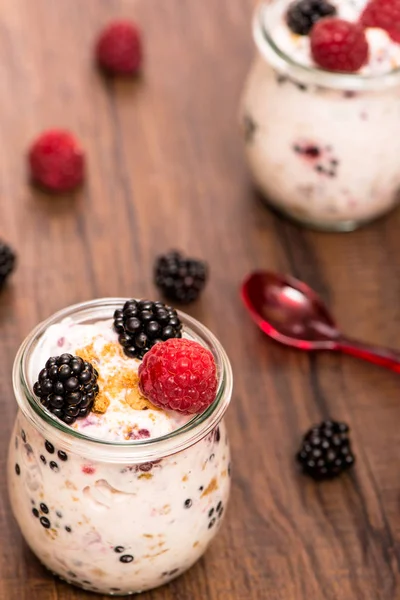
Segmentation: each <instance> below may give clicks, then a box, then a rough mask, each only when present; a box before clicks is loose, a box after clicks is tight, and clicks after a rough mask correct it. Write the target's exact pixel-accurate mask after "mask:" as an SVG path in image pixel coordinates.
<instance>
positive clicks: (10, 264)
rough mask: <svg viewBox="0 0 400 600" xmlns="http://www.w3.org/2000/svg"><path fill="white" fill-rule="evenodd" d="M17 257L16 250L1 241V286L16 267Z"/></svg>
mask: <svg viewBox="0 0 400 600" xmlns="http://www.w3.org/2000/svg"><path fill="white" fill-rule="evenodd" d="M16 260H17V257H16V255H15V252H14V250H13V249H12V248H11V247H10V246H8V245H7V244H5V243H4V242H1V241H0V287H2V285H3V284H4V283H5V282H6V279H7V278H8V276H9V275H10V274H11V273H12V271H13V270H14V267H15V262H16Z"/></svg>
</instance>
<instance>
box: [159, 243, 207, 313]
mask: <svg viewBox="0 0 400 600" xmlns="http://www.w3.org/2000/svg"><path fill="white" fill-rule="evenodd" d="M207 275H208V268H207V264H206V263H205V262H204V261H201V260H196V259H194V258H186V257H185V256H183V254H181V253H180V252H178V251H176V250H173V251H171V252H168V253H167V254H164V255H162V256H159V257H158V258H157V260H156V263H155V267H154V281H155V284H156V285H157V287H158V288H159V289H160V290H161V291H162V293H163V294H164V296H165V297H166V298H168V299H170V300H173V301H175V302H182V303H185V304H187V303H189V302H193V301H194V300H196V299H197V297H198V296H199V294H200V292H201V291H202V290H203V288H204V286H205V284H206V281H207Z"/></svg>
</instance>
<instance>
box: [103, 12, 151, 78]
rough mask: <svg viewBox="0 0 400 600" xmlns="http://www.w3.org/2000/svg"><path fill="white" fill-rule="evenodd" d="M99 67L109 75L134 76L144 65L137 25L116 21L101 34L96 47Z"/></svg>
mask: <svg viewBox="0 0 400 600" xmlns="http://www.w3.org/2000/svg"><path fill="white" fill-rule="evenodd" d="M96 55H97V61H98V63H99V65H100V66H101V67H102V68H103V69H104V70H105V71H107V72H108V73H110V74H115V75H133V74H135V73H137V72H138V71H139V69H140V67H141V65H142V59H143V52H142V41H141V35H140V31H139V29H138V27H137V25H136V24H135V23H131V22H129V21H114V22H113V23H110V24H109V25H107V27H106V28H105V29H103V31H102V32H101V33H100V36H99V38H98V40H97V45H96Z"/></svg>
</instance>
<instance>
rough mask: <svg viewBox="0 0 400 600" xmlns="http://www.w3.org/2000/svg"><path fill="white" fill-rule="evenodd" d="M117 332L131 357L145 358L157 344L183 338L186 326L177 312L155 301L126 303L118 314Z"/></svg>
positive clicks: (117, 311)
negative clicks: (183, 330) (183, 328)
mask: <svg viewBox="0 0 400 600" xmlns="http://www.w3.org/2000/svg"><path fill="white" fill-rule="evenodd" d="M114 329H115V331H116V332H117V333H118V334H119V336H118V340H119V343H120V344H121V346H122V347H123V349H124V352H125V354H126V355H127V356H129V357H130V358H143V356H144V355H145V353H146V352H147V351H148V350H150V348H152V347H153V346H154V344H156V343H157V342H165V341H166V340H168V339H170V338H180V337H182V323H181V321H180V319H179V317H178V314H177V312H176V310H174V309H173V308H171V307H170V306H166V305H165V304H163V303H162V302H152V301H151V300H128V301H127V302H125V304H124V306H123V308H122V309H117V310H116V311H115V313H114Z"/></svg>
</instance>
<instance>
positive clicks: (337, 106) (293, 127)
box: [242, 0, 400, 229]
mask: <svg viewBox="0 0 400 600" xmlns="http://www.w3.org/2000/svg"><path fill="white" fill-rule="evenodd" d="M332 3H333V4H336V6H337V8H338V14H339V16H340V17H343V18H347V19H349V20H356V19H357V18H358V16H359V15H360V13H361V10H362V8H363V6H364V4H365V2H364V1H362V2H354V1H352V0H343V1H341V2H337V3H335V2H332ZM288 4H290V3H289V2H287V1H286V0H278V1H277V0H275V1H272V2H271V4H270V8H269V9H268V13H267V17H266V16H265V12H264V13H262V14H263V17H262V18H263V19H264V20H265V21H268V22H265V23H263V24H264V26H266V27H267V28H268V30H269V32H270V35H271V37H272V39H273V40H274V42H275V44H276V45H277V46H278V47H279V48H280V50H281V52H282V53H283V54H284V55H286V56H287V57H289V58H290V60H292V61H293V63H295V64H294V65H289V63H287V62H286V63H285V59H282V57H280V58H279V60H278V61H277V62H275V60H274V52H273V51H272V50H271V48H270V49H269V51H268V60H267V59H266V57H265V56H259V57H258V58H257V59H256V61H255V64H254V65H253V68H252V70H251V73H250V76H249V79H248V82H247V86H246V90H245V94H244V97H243V103H242V113H243V122H244V131H245V136H246V138H247V144H246V153H247V157H248V161H249V164H250V167H251V170H252V172H253V175H254V178H255V181H256V184H257V185H258V187H259V188H260V189H261V191H262V192H263V193H264V194H265V196H266V198H267V200H268V201H269V202H270V203H271V204H273V205H275V206H276V207H277V208H279V209H281V210H282V211H283V212H286V213H287V214H289V215H291V216H294V217H295V218H297V219H299V220H301V221H303V222H306V223H309V224H314V225H317V226H318V225H319V226H321V227H325V228H331V229H335V228H338V229H346V228H348V229H352V228H354V227H355V226H357V224H359V223H362V222H366V221H368V220H370V219H372V218H374V217H376V216H379V215H380V214H383V213H384V212H386V211H387V210H388V209H390V208H391V207H392V206H393V205H394V204H395V203H396V202H397V192H398V190H399V187H400V154H399V151H400V136H399V133H400V111H399V109H398V106H399V101H400V73H399V75H398V80H397V81H396V80H395V81H394V82H393V79H392V80H391V81H388V80H387V79H385V78H386V77H387V76H388V75H390V74H393V72H394V71H395V70H396V69H398V68H399V66H400V44H397V43H395V42H394V41H392V40H391V39H390V37H389V36H388V35H387V33H386V32H384V31H382V30H379V29H376V28H374V29H369V30H367V32H366V35H367V37H368V41H369V44H370V56H369V62H368V64H367V65H365V66H364V67H363V68H362V69H361V71H360V73H356V74H351V75H338V74H332V75H330V74H329V73H327V72H326V71H325V72H322V71H321V72H320V73H321V75H320V76H319V74H318V71H315V69H314V70H313V72H312V74H311V75H310V73H309V72H308V71H307V69H301V68H300V69H299V68H298V67H297V66H298V65H301V66H303V67H308V68H310V67H313V66H314V68H315V65H313V61H312V57H311V53H310V47H309V46H310V42H309V38H308V36H298V35H295V34H293V33H292V32H290V30H289V28H288V27H287V25H286V21H285V13H286V9H287V6H288ZM260 14H261V13H260ZM260 18H261V17H260ZM261 25H262V24H261V23H258V25H256V38H257V40H258V41H259V43H260V44H262V45H263V48H261V46H260V48H261V50H262V51H265V45H268V42H267V41H266V40H263V42H260V39H261V35H262V34H260V31H261ZM279 61H280V62H279ZM282 61H283V62H282ZM283 65H284V66H285V68H284V72H283V70H282V66H283ZM310 77H311V79H310ZM339 77H341V82H340V83H338V78H339ZM335 78H336V79H335ZM363 78H364V79H366V80H368V79H369V81H367V83H365V82H363V81H362V79H363ZM371 78H374V79H375V81H374V82H373V83H372V85H371ZM331 85H332V87H331ZM364 88H365V89H364ZM367 88H368V91H367ZM310 149H311V150H310Z"/></svg>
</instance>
